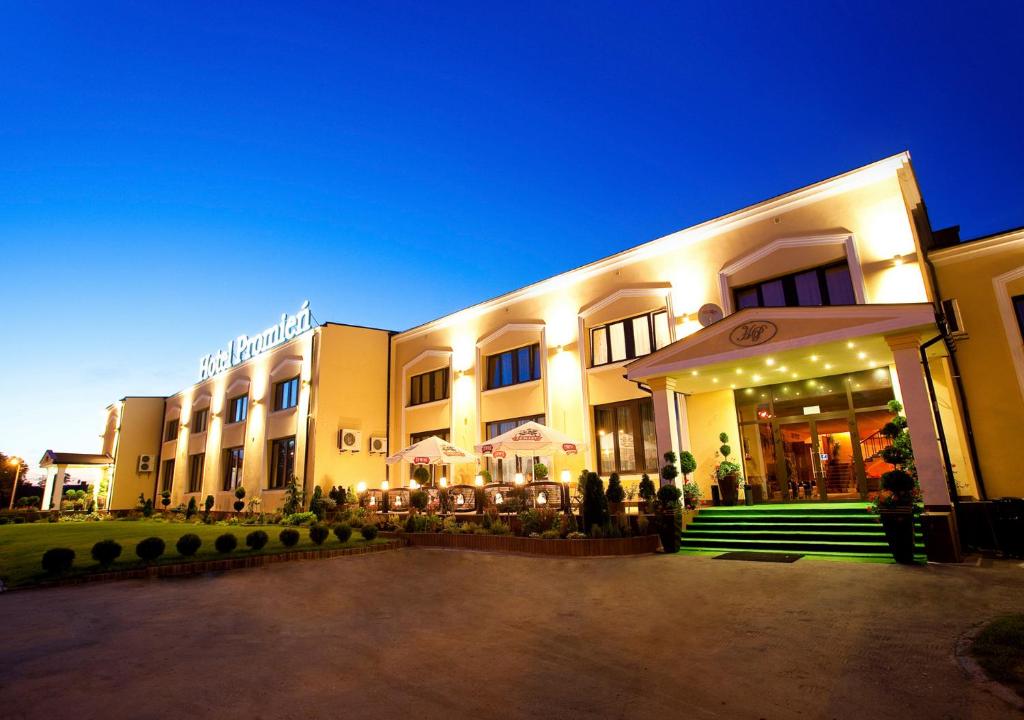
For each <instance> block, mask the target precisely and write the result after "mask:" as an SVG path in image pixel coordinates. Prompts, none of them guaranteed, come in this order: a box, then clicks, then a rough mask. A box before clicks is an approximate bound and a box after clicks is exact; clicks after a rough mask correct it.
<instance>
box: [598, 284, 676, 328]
mask: <svg viewBox="0 0 1024 720" xmlns="http://www.w3.org/2000/svg"><path fill="white" fill-rule="evenodd" d="M637 297H661V298H664V299H665V305H666V306H669V305H671V304H672V302H671V301H672V284H671V283H661V284H658V285H656V286H653V287H624V288H619V289H618V290H616V291H615V292H613V293H611V294H610V295H605V296H604V297H603V298H601V299H600V300H597V301H596V302H593V303H591V304H590V305H588V306H586V307H585V308H583V309H582V310H580V317H581V318H583V319H586V318H588V317H590V316H591V315H593V314H594V313H596V312H598V311H599V310H604V309H605V308H606V307H608V306H609V305H611V304H612V303H614V302H617V301H618V300H622V299H624V298H637ZM669 312H671V308H669Z"/></svg>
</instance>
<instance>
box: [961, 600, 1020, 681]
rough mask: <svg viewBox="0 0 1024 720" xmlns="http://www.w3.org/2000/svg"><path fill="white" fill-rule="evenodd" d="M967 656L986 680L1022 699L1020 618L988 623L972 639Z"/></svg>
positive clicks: (1009, 617) (1008, 616) (1012, 616)
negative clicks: (988, 678)
mask: <svg viewBox="0 0 1024 720" xmlns="http://www.w3.org/2000/svg"><path fill="white" fill-rule="evenodd" d="M971 654H972V655H974V658H975V659H976V660H977V661H978V663H979V664H980V665H981V666H982V667H983V668H985V671H986V672H987V673H988V674H989V676H990V677H992V678H993V679H995V680H998V681H999V682H1001V683H1003V684H1005V685H1009V686H1010V687H1011V688H1013V689H1014V690H1016V691H1017V693H1018V694H1019V695H1021V696H1024V615H1007V616H1005V617H1001V618H999V619H998V620H993V621H992V622H990V623H989V624H988V625H986V626H985V627H984V629H982V631H981V632H980V633H978V636H977V637H976V638H975V639H974V645H973V646H972V647H971Z"/></svg>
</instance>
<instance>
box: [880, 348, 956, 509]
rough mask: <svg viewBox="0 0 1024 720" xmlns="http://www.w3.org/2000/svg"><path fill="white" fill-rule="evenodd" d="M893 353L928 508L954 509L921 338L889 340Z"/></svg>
mask: <svg viewBox="0 0 1024 720" xmlns="http://www.w3.org/2000/svg"><path fill="white" fill-rule="evenodd" d="M885 341H886V343H888V345H889V347H890V348H891V349H892V356H893V360H894V361H895V365H896V374H897V376H898V379H899V387H900V392H901V394H902V395H903V411H904V412H905V413H906V416H907V429H908V430H909V431H910V440H911V442H912V443H913V446H914V464H915V466H916V467H917V477H918V481H919V482H920V483H921V491H922V492H923V493H924V502H925V505H931V506H937V505H950V504H951V503H950V499H949V487H948V485H947V484H946V472H945V469H944V468H943V465H942V457H941V455H940V454H939V439H938V435H937V433H936V432H935V418H934V417H933V416H932V404H931V400H930V398H929V395H928V387H927V385H926V384H925V380H924V369H923V368H922V367H921V356H920V351H919V348H920V339H919V338H918V336H917V335H899V336H895V337H887V338H886V339H885Z"/></svg>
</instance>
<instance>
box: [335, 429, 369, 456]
mask: <svg viewBox="0 0 1024 720" xmlns="http://www.w3.org/2000/svg"><path fill="white" fill-rule="evenodd" d="M362 443H363V433H362V432H360V431H359V430H339V431H338V449H339V450H340V451H341V452H354V453H357V452H359V448H360V447H361V446H362Z"/></svg>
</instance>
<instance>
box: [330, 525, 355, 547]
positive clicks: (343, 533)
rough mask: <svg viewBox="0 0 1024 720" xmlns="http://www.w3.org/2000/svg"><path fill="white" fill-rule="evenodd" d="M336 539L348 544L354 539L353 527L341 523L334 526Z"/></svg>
mask: <svg viewBox="0 0 1024 720" xmlns="http://www.w3.org/2000/svg"><path fill="white" fill-rule="evenodd" d="M334 537H336V538H338V542H343V543H347V542H348V541H349V538H351V537H352V527H351V526H350V525H349V524H348V523H340V524H338V525H335V526H334Z"/></svg>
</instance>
